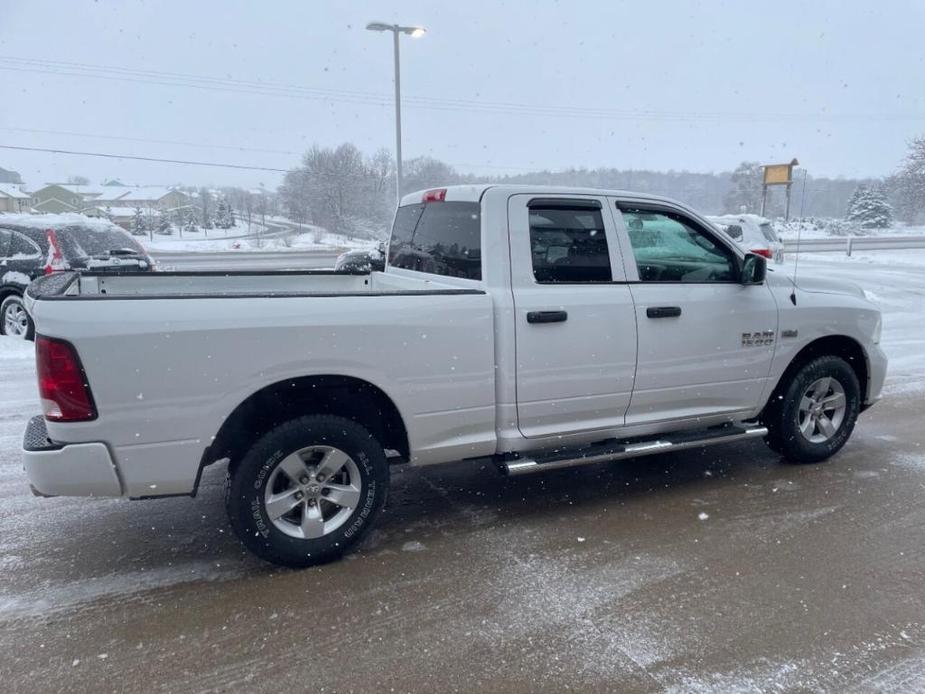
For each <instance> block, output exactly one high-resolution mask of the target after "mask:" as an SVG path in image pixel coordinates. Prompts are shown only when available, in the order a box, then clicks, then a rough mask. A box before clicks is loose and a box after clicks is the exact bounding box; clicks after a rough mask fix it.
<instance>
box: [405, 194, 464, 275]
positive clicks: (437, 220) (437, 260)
mask: <svg viewBox="0 0 925 694" xmlns="http://www.w3.org/2000/svg"><path fill="white" fill-rule="evenodd" d="M389 265H390V266H392V267H396V268H402V269H405V270H416V271H418V272H427V273H430V274H432V275H443V276H445V277H459V278H462V279H469V280H480V279H482V224H481V207H480V205H479V203H477V202H428V203H419V204H417V205H404V206H402V207H399V208H398V212H397V213H396V215H395V223H394V225H393V226H392V235H391V239H390V241H389Z"/></svg>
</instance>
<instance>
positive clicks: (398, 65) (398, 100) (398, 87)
mask: <svg viewBox="0 0 925 694" xmlns="http://www.w3.org/2000/svg"><path fill="white" fill-rule="evenodd" d="M397 28H398V27H396V30H395V31H393V32H392V39H393V43H394V45H395V205H396V206H398V205H400V204H401V59H400V56H399V49H398V31H397Z"/></svg>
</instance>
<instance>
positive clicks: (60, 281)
mask: <svg viewBox="0 0 925 694" xmlns="http://www.w3.org/2000/svg"><path fill="white" fill-rule="evenodd" d="M471 291H473V290H469V289H460V288H459V287H458V286H454V285H452V284H448V283H441V282H436V281H432V280H425V279H416V278H408V277H401V276H396V275H393V274H386V273H382V272H373V273H353V272H342V271H334V270H284V271H194V272H151V273H132V272H106V273H93V272H63V273H55V274H53V275H48V276H46V277H43V278H41V279H39V280H37V281H36V282H34V283H33V284H32V285H31V286H30V287H29V289H28V292H27V294H28V297H29V299H31V300H41V299H52V300H58V299H65V300H67V299H75V298H82V299H87V298H96V299H100V298H114V299H115V298H126V297H127V298H135V299H145V298H206V297H211V298H220V297H224V296H239V297H240V296H341V295H343V296H347V295H352V296H357V295H368V294H384V293H390V294H395V293H400V294H417V293H422V292H423V293H433V292H441V293H443V292H452V293H459V292H463V293H466V292H471Z"/></svg>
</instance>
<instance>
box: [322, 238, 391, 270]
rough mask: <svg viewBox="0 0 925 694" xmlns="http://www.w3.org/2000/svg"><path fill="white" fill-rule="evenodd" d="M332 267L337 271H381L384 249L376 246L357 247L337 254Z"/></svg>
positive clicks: (383, 262)
mask: <svg viewBox="0 0 925 694" xmlns="http://www.w3.org/2000/svg"><path fill="white" fill-rule="evenodd" d="M334 269H335V270H337V271H339V272H354V273H360V272H366V273H368V272H382V271H384V270H385V250H384V248H383V246H381V245H380V246H379V247H378V248H358V249H356V250H353V251H347V252H346V253H341V254H340V255H339V256H337V260H336V261H334Z"/></svg>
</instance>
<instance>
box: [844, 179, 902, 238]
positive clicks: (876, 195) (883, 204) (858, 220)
mask: <svg viewBox="0 0 925 694" xmlns="http://www.w3.org/2000/svg"><path fill="white" fill-rule="evenodd" d="M846 218H847V220H848V221H849V222H852V223H854V224H857V225H858V226H860V227H861V228H862V229H885V228H886V227H888V226H890V225H891V224H892V223H893V208H892V207H891V206H890V202H889V200H887V197H886V194H885V193H884V192H883V189H882V188H881V187H879V186H878V187H876V188H869V187H867V186H858V188H857V190H855V191H854V194H853V195H852V196H851V199H850V200H849V201H848V213H847V215H846Z"/></svg>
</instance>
